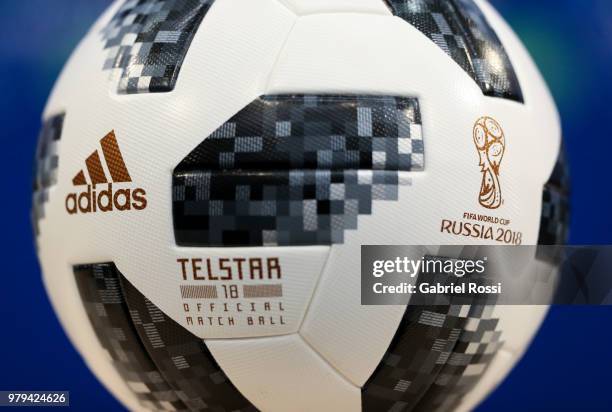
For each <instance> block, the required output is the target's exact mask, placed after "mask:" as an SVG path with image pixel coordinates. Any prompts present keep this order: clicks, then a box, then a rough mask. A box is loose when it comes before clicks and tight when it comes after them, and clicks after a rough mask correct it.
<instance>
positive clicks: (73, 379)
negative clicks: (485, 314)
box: [0, 0, 612, 411]
mask: <svg viewBox="0 0 612 412" xmlns="http://www.w3.org/2000/svg"><path fill="white" fill-rule="evenodd" d="M492 3H493V4H494V5H495V6H496V7H497V8H498V10H499V11H500V12H501V13H502V14H503V15H504V17H505V18H506V19H507V20H508V21H509V22H510V24H511V25H512V26H513V27H514V29H515V30H516V31H517V32H518V34H519V36H520V37H521V38H522V39H523V41H524V42H525V44H526V45H527V47H528V48H529V50H530V51H531V53H532V55H533V56H534V58H535V60H536V61H537V63H538V65H539V67H540V69H541V70H542V72H543V73H544V75H545V77H546V79H547V81H548V83H549V85H550V87H551V89H552V90H553V94H554V96H555V99H556V101H557V104H558V106H559V110H560V112H561V116H562V119H563V129H564V134H565V138H566V143H567V148H568V152H569V161H570V167H571V170H572V181H573V196H572V207H573V211H572V230H571V241H572V242H573V243H578V244H610V243H612V210H610V204H611V201H612V184H611V183H610V177H611V176H612V173H611V171H610V166H611V163H612V161H611V157H610V153H612V139H611V137H612V135H611V133H610V127H611V126H610V123H609V122H610V121H612V102H611V98H612V65H611V64H610V63H611V62H612V2H610V1H609V0H588V1H584V0H553V1H545V0H539V1H532V0H494V1H492ZM108 4H109V2H108V1H107V0H80V1H77V0H72V1H70V0H52V1H50V0H25V1H6V0H5V1H0V27H1V29H0V30H1V36H0V62H1V64H0V91H1V97H0V114H1V115H2V119H3V120H2V124H1V125H0V127H1V130H2V136H3V137H2V149H1V150H2V161H1V162H0V165H1V166H0V167H2V170H1V172H0V179H2V183H1V185H0V187H1V188H2V198H1V199H2V202H1V204H2V213H1V215H0V216H2V217H3V224H2V226H3V227H2V229H3V232H4V236H3V239H4V240H3V241H2V246H1V249H2V262H3V265H4V270H3V274H2V276H3V278H4V279H3V282H2V286H1V287H0V288H1V289H0V319H2V325H1V329H0V331H1V332H0V390H13V389H18V390H26V389H30V390H70V391H71V403H72V405H73V406H74V407H76V408H78V409H86V408H87V409H90V410H91V409H95V410H112V409H117V408H120V406H119V404H118V403H117V402H116V401H115V400H114V399H113V398H112V397H111V396H110V395H109V394H108V393H107V392H106V391H105V390H104V389H103V388H102V386H101V385H100V384H99V383H98V382H97V381H96V379H95V378H94V377H93V375H92V374H91V373H90V372H89V371H88V370H87V368H86V367H85V365H84V364H83V362H82V361H81V359H80V358H79V356H78V354H77V353H76V351H75V350H74V349H73V348H72V346H71V345H70V343H69V342H68V340H67V338H66V336H65V335H64V332H63V331H62V329H61V327H60V325H59V323H58V321H57V319H56V318H55V315H54V314H53V312H52V310H51V308H50V305H49V302H48V299H47V297H46V295H45V292H44V289H43V286H42V283H41V277H40V271H39V268H38V264H37V261H36V256H35V253H34V248H33V241H32V237H31V229H30V225H29V209H30V196H31V192H30V188H31V170H32V159H33V155H34V149H35V144H36V136H37V133H38V130H39V126H40V114H41V112H42V110H43V106H44V103H45V100H46V98H47V95H48V93H49V91H50V89H51V87H52V85H53V82H54V80H55V78H56V77H57V75H58V74H59V71H60V70H61V67H62V65H63V63H64V62H65V60H66V59H67V57H68V56H69V54H70V52H71V51H72V49H73V48H74V47H75V46H76V43H77V42H78V40H79V39H80V38H81V37H82V36H83V35H84V34H85V32H86V31H87V29H88V27H89V26H90V25H91V24H92V23H93V21H94V20H95V19H96V17H97V16H98V15H99V14H100V13H101V12H102V11H103V10H104V8H105V7H106V6H107V5H108ZM610 342H612V307H605V308H604V307H592V308H586V307H555V308H552V310H551V312H550V315H549V316H548V318H547V320H546V322H545V323H544V325H543V327H542V329H541V331H540V332H539V334H538V336H537V338H536V339H535V341H534V342H533V345H532V346H531V347H530V349H529V350H528V352H527V354H526V356H525V357H524V359H523V360H522V361H521V362H520V364H519V365H518V366H517V367H516V368H515V370H514V371H513V372H512V373H511V375H510V376H509V377H508V379H507V380H506V381H505V382H504V383H503V385H502V386H501V387H500V388H499V389H498V390H497V391H496V392H495V393H494V394H492V396H490V397H489V399H488V400H487V401H486V402H485V403H484V404H483V405H482V406H481V410H483V411H488V410H516V409H518V408H520V409H525V410H548V409H554V410H587V409H589V410H591V409H593V410H595V409H599V410H612V386H611V383H610V370H611V369H612V355H611V351H612V345H611V344H610ZM92 407H93V408H92Z"/></svg>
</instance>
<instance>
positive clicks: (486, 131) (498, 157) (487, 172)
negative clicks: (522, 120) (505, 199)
mask: <svg viewBox="0 0 612 412" xmlns="http://www.w3.org/2000/svg"><path fill="white" fill-rule="evenodd" d="M474 144H476V149H477V150H478V155H479V156H480V168H481V169H480V170H481V173H482V184H481V186H480V196H479V202H480V204H481V205H482V206H483V207H486V208H487V209H497V208H498V207H500V206H501V204H502V192H501V186H500V183H499V168H500V165H501V162H502V160H503V158H504V152H505V151H506V138H505V136H504V131H503V130H502V128H501V126H500V124H499V123H498V122H497V121H496V120H495V119H492V118H490V117H481V118H480V119H478V121H476V124H475V125H474Z"/></svg>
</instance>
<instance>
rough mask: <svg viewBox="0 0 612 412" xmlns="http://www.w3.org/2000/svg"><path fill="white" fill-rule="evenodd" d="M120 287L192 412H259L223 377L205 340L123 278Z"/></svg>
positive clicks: (134, 319) (154, 355) (150, 348)
mask: <svg viewBox="0 0 612 412" xmlns="http://www.w3.org/2000/svg"><path fill="white" fill-rule="evenodd" d="M121 286H122V289H123V292H124V296H125V300H126V302H127V304H128V307H129V308H130V316H131V318H132V322H133V324H134V326H135V327H136V330H137V331H138V335H139V336H140V339H141V340H142V342H143V344H144V346H145V348H146V350H147V353H148V354H149V356H151V358H152V359H153V362H155V365H156V366H157V368H158V370H159V372H160V373H161V374H162V376H163V377H164V378H165V379H166V382H168V384H169V385H170V386H171V387H172V388H173V389H174V390H175V392H176V394H177V396H178V397H179V399H181V400H182V401H183V402H184V403H185V405H187V407H188V408H189V410H192V411H211V410H212V411H216V412H229V411H234V412H240V411H244V412H246V411H252V412H255V411H256V409H255V407H253V406H252V405H251V403H250V402H249V401H248V400H246V398H244V397H243V396H242V394H240V392H238V390H237V389H236V388H235V387H234V385H233V384H232V383H231V382H230V380H229V379H228V377H227V376H226V375H225V374H224V373H223V371H222V370H221V368H220V367H219V365H218V364H217V362H216V361H215V360H214V358H213V357H212V354H211V353H210V352H209V351H208V348H207V347H206V345H205V344H204V341H203V340H202V339H199V338H198V337H197V336H195V335H193V334H192V333H191V332H189V331H188V330H187V329H185V328H184V327H182V326H181V325H179V324H178V323H176V322H175V321H173V320H172V319H170V318H169V317H167V316H166V315H165V314H164V313H163V312H162V311H161V310H159V308H157V306H155V305H154V304H153V303H151V301H150V300H148V299H147V298H145V297H144V295H143V294H142V293H140V292H139V291H138V290H137V289H136V288H135V287H134V286H133V285H132V284H131V283H130V282H129V281H128V280H126V279H125V277H123V276H121Z"/></svg>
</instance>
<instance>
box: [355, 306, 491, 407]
mask: <svg viewBox="0 0 612 412" xmlns="http://www.w3.org/2000/svg"><path fill="white" fill-rule="evenodd" d="M492 311H493V307H492V306H481V305H450V306H435V307H434V306H409V307H408V308H407V310H406V313H405V315H404V318H403V319H402V322H401V323H400V326H399V328H398V331H397V333H396V335H395V337H394V339H393V341H392V342H391V345H390V346H389V349H388V350H387V353H386V354H385V356H384V358H383V360H382V361H381V363H380V365H379V366H378V368H377V369H376V371H375V372H374V373H373V374H372V376H371V377H370V379H369V380H368V382H367V383H366V384H365V385H364V386H363V389H362V394H363V405H364V410H372V411H374V410H382V409H385V410H395V409H398V410H399V409H402V408H403V409H402V410H438V409H440V410H451V409H453V407H454V406H456V405H457V404H458V403H459V401H460V400H461V397H462V396H463V395H464V394H465V393H467V392H469V390H470V389H471V388H472V387H473V386H474V385H475V383H476V382H478V380H479V378H480V377H481V376H482V375H483V374H484V372H485V370H486V369H487V367H488V364H489V363H490V361H491V360H492V359H493V357H494V356H495V353H496V351H497V349H498V348H499V347H500V346H501V342H500V336H501V332H500V331H497V330H496V326H497V319H494V318H492V316H491V312H492Z"/></svg>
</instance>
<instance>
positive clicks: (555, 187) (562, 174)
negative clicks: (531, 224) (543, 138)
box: [538, 148, 570, 245]
mask: <svg viewBox="0 0 612 412" xmlns="http://www.w3.org/2000/svg"><path fill="white" fill-rule="evenodd" d="M565 156H566V155H565V149H564V148H561V153H560V154H559V158H558V159H557V163H556V165H555V169H554V171H553V174H552V176H551V177H550V179H549V181H548V182H547V183H546V185H545V186H544V194H543V197H542V217H541V222H540V236H539V240H538V244H540V245H564V244H565V243H566V242H567V239H568V232H569V223H570V182H569V173H568V169H567V161H566V159H565Z"/></svg>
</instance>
